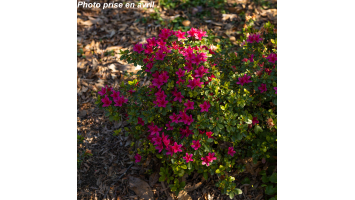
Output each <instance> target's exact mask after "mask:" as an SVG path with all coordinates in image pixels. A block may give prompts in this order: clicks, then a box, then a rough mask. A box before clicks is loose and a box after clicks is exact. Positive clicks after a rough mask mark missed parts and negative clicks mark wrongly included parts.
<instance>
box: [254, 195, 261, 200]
mask: <svg viewBox="0 0 355 200" xmlns="http://www.w3.org/2000/svg"><path fill="white" fill-rule="evenodd" d="M261 198H263V194H259V195H258V196H256V197H255V200H260V199H261Z"/></svg>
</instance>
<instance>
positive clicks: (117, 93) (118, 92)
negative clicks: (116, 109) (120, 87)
mask: <svg viewBox="0 0 355 200" xmlns="http://www.w3.org/2000/svg"><path fill="white" fill-rule="evenodd" d="M119 96H120V91H117V92H116V91H112V94H111V95H110V97H112V98H113V99H114V100H115V99H118V97H119Z"/></svg>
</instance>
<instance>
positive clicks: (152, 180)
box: [149, 172, 159, 187]
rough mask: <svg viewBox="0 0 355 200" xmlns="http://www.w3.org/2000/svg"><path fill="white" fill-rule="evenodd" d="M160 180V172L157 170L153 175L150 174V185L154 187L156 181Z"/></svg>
mask: <svg viewBox="0 0 355 200" xmlns="http://www.w3.org/2000/svg"><path fill="white" fill-rule="evenodd" d="M158 180H159V173H158V172H155V173H153V174H152V175H150V176H149V185H150V187H153V185H154V184H155V183H157V182H158Z"/></svg>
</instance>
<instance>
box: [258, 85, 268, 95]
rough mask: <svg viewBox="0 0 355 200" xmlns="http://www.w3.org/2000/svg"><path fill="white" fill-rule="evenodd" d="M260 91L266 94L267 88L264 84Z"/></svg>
mask: <svg viewBox="0 0 355 200" xmlns="http://www.w3.org/2000/svg"><path fill="white" fill-rule="evenodd" d="M258 89H259V90H260V93H263V92H266V91H267V88H266V84H265V83H262V84H261V86H260V87H258Z"/></svg>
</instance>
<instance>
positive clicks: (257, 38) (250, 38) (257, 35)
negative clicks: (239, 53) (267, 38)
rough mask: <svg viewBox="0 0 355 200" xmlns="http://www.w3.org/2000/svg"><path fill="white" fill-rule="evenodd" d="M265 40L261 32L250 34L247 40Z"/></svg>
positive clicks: (250, 41) (251, 41)
mask: <svg viewBox="0 0 355 200" xmlns="http://www.w3.org/2000/svg"><path fill="white" fill-rule="evenodd" d="M261 41H263V38H261V37H260V34H256V33H255V34H250V35H249V37H248V39H247V42H249V43H254V42H255V43H258V42H261Z"/></svg>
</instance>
